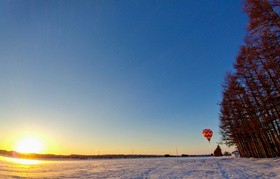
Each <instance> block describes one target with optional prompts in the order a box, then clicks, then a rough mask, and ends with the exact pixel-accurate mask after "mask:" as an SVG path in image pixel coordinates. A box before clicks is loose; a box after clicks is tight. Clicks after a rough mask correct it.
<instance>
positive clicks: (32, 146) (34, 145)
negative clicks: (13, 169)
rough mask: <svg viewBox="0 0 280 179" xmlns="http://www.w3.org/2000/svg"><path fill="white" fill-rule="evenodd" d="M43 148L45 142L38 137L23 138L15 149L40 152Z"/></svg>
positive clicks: (25, 151) (22, 151) (23, 151)
mask: <svg viewBox="0 0 280 179" xmlns="http://www.w3.org/2000/svg"><path fill="white" fill-rule="evenodd" d="M43 149H44V148H43V142H42V141H41V140H40V139H39V138H36V137H27V138H23V139H21V140H19V141H18V142H17V143H16V145H15V150H16V151H17V152H21V153H40V152H42V151H43Z"/></svg>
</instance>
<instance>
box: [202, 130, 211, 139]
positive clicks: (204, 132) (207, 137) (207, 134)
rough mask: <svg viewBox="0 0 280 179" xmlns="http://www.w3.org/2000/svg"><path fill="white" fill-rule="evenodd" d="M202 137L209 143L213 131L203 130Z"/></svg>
mask: <svg viewBox="0 0 280 179" xmlns="http://www.w3.org/2000/svg"><path fill="white" fill-rule="evenodd" d="M202 135H203V136H204V137H205V138H206V139H207V140H208V141H209V142H210V140H211V137H212V135H213V131H212V130H211V129H203V131H202Z"/></svg>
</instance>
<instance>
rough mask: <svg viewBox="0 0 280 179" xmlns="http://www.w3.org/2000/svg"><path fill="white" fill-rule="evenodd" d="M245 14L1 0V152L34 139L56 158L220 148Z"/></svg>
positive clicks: (235, 6)
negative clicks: (224, 93)
mask: <svg viewBox="0 0 280 179" xmlns="http://www.w3.org/2000/svg"><path fill="white" fill-rule="evenodd" d="M241 6H242V2H241V1H236V0H231V1H224V0H215V1H207V0H199V1H198V0H194V1H185V0H182V1H161V0H160V1H151V0H140V1H124V0H123V1H109V0H107V1H102V0H98V1H1V2H0V26H1V28H0V36H1V40H0V49H1V51H0V62H1V63H0V134H1V135H0V141H1V143H0V148H2V149H8V150H9V149H12V145H13V143H14V141H16V140H18V138H19V137H21V136H24V135H35V136H39V137H40V138H42V139H43V140H44V141H45V143H46V144H47V151H46V152H47V153H56V154H62V153H63V154H70V153H77V154H97V153H98V152H100V154H108V153H114V154H117V153H124V154H130V153H131V150H132V149H133V151H134V153H140V154H165V153H170V154H175V152H176V148H178V152H179V153H188V154H196V153H198V154H202V153H211V152H213V150H214V149H215V147H216V142H218V141H219V138H220V136H219V134H218V132H219V128H218V125H219V106H218V103H219V101H220V100H221V84H222V82H223V79H224V77H225V73H226V72H227V71H229V70H231V69H232V64H233V62H234V59H235V56H236V55H237V53H238V51H239V46H240V45H241V44H242V43H243V42H242V40H243V36H244V34H245V28H246V23H247V16H246V14H245V13H244V12H243V10H242V7H241ZM204 128H211V129H213V131H214V137H213V138H212V141H211V144H209V143H208V142H207V140H206V139H204V138H203V137H202V135H201V132H202V129H204ZM223 147H224V146H223ZM224 148H225V147H224Z"/></svg>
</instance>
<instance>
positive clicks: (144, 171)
mask: <svg viewBox="0 0 280 179" xmlns="http://www.w3.org/2000/svg"><path fill="white" fill-rule="evenodd" d="M24 163H29V164H24ZM21 177H22V178H25V177H26V178H280V159H279V158H277V159H245V158H226V157H222V158H214V157H208V158H148V159H111V160H108V159H107V160H88V161H41V162H39V163H38V162H36V161H33V162H26V161H21V160H19V161H18V160H13V159H12V160H10V159H8V158H5V157H0V178H21Z"/></svg>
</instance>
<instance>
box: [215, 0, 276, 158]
mask: <svg viewBox="0 0 280 179" xmlns="http://www.w3.org/2000/svg"><path fill="white" fill-rule="evenodd" d="M243 7H244V10H245V11H246V12H247V14H248V16H249V23H248V28H247V34H246V36H245V43H244V45H243V46H242V47H241V48H240V53H239V55H238V56H237V58H236V61H235V64H234V69H235V71H234V72H233V73H228V74H227V75H226V79H225V82H224V84H223V98H222V101H221V103H220V129H221V134H222V140H223V141H224V142H225V143H226V144H227V145H229V146H231V145H235V146H237V148H238V150H239V153H240V155H241V156H242V157H279V156H280V41H279V40H280V17H279V14H280V13H279V12H280V0H246V1H245V2H244V4H243Z"/></svg>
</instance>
